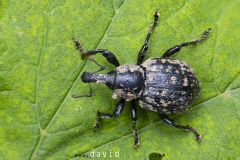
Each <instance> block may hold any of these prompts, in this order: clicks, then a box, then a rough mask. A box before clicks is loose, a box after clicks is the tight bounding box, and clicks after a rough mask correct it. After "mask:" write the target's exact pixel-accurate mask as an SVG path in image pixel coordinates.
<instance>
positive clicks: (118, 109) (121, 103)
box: [94, 99, 125, 128]
mask: <svg viewBox="0 0 240 160" xmlns="http://www.w3.org/2000/svg"><path fill="white" fill-rule="evenodd" d="M124 104H125V99H121V100H120V101H119V102H118V103H117V105H116V108H115V111H114V112H113V114H111V113H103V112H99V111H98V112H97V120H96V123H95V124H94V128H99V125H100V119H105V118H115V117H118V116H120V114H121V113H122V111H123V108H124Z"/></svg>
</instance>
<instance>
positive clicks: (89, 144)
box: [0, 0, 240, 160]
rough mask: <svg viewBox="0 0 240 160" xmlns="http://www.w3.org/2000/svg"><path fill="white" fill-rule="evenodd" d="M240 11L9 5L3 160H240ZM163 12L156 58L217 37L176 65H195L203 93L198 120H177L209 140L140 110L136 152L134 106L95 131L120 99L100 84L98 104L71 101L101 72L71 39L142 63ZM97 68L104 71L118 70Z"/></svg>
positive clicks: (3, 19) (109, 1)
mask: <svg viewBox="0 0 240 160" xmlns="http://www.w3.org/2000/svg"><path fill="white" fill-rule="evenodd" d="M239 6H240V1H239V0H211V1H209V0H178V1H177V0H176V1H168V0H147V1H145V0H138V1H134V0H89V1H86V0H41V1H34V0H22V1H20V0H0V159H11V160H12V159H58V160H59V159H83V158H79V157H75V156H76V155H80V154H84V153H86V154H88V153H89V152H91V151H92V150H93V149H94V150H95V151H100V152H101V153H102V152H107V153H108V155H107V156H108V157H109V152H110V151H111V152H112V153H114V152H118V151H119V154H120V155H119V158H113V157H112V159H148V158H149V157H150V159H154V154H152V153H157V154H158V155H161V156H163V160H184V159H189V160H190V159H197V160H203V159H222V160H227V159H229V160H235V159H238V160H239V159H240V147H239V146H240V134H239V133H240V129H239V126H240V118H239V117H240V76H239V73H240V63H239V62H240V48H239V40H240V36H239V35H240V18H239V17H240V14H239ZM156 8H157V9H159V11H160V13H161V17H160V21H159V23H158V26H157V27H156V30H155V31H154V34H153V36H152V37H151V40H150V44H149V50H148V53H147V58H149V57H159V56H161V54H162V53H163V52H164V51H165V50H166V49H168V48H170V47H172V46H173V45H176V44H179V43H181V42H184V41H187V40H191V39H194V38H198V37H199V36H200V35H201V34H202V32H203V31H204V30H205V29H207V28H209V27H211V28H212V29H213V30H212V33H211V35H210V37H209V38H208V39H207V40H206V41H204V42H203V43H201V44H200V45H198V46H196V47H194V46H190V47H188V48H184V49H182V51H181V52H180V53H178V54H176V55H175V56H174V57H175V58H177V59H180V60H184V61H185V62H187V63H188V64H189V65H191V66H192V68H193V69H194V70H195V72H196V74H197V76H198V77H199V80H200V82H201V86H202V91H201V97H200V98H199V99H198V101H197V102H196V103H195V105H194V106H193V109H192V111H190V112H188V113H186V114H184V115H179V116H176V117H175V120H176V121H177V122H178V123H182V124H191V126H193V127H195V128H196V129H197V130H198V131H199V132H200V133H201V134H202V138H203V141H202V143H201V144H198V143H197V142H195V140H194V137H193V135H192V134H191V133H186V132H184V131H180V130H177V129H174V128H171V127H169V126H167V125H166V124H163V123H162V122H161V121H160V120H159V118H158V116H157V114H156V113H152V112H148V111H146V110H143V109H141V108H140V107H138V117H139V118H138V121H137V128H138V132H139V137H140V148H138V149H137V150H134V149H133V137H132V134H131V118H130V113H129V104H128V105H127V106H126V108H125V110H124V111H123V114H122V115H121V116H120V117H119V118H117V119H114V120H104V121H103V123H102V125H101V128H100V130H99V131H98V132H93V130H92V125H93V123H94V121H95V117H96V111H97V110H101V111H105V112H112V111H113V110H114V105H115V104H116V101H114V100H112V99H111V95H112V92H111V91H110V90H109V89H107V88H106V87H105V86H101V85H94V86H93V89H94V91H95V95H94V97H92V98H82V99H73V98H71V95H73V94H82V93H86V92H88V85H86V84H83V83H82V82H81V80H80V78H79V77H80V75H81V73H82V72H83V71H85V70H87V71H94V70H96V69H97V67H96V66H95V65H94V64H93V63H90V62H86V61H83V60H81V59H80V55H79V53H78V52H77V51H76V50H75V48H74V47H73V44H72V40H71V39H72V37H76V38H79V39H80V40H81V42H82V45H83V47H84V48H85V49H94V48H103V49H109V50H111V51H112V52H113V53H115V54H116V56H117V57H118V58H119V60H120V62H121V63H122V64H130V63H136V56H137V54H138V51H139V49H140V47H141V45H142V43H143V41H144V38H145V36H146V33H147V31H148V27H149V25H150V23H151V22H152V16H153V13H154V11H155V9H156ZM95 59H96V60H97V61H98V62H99V63H101V64H103V65H105V66H106V70H105V71H104V72H107V71H110V70H111V69H113V66H112V65H109V64H108V63H107V62H106V61H105V60H104V59H103V58H102V57H101V56H95ZM155 155H156V154H155ZM151 157H153V158H151ZM86 159H89V158H86ZM96 159H103V156H102V157H101V158H96ZM155 159H161V158H155Z"/></svg>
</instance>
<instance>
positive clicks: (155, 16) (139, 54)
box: [137, 11, 159, 65]
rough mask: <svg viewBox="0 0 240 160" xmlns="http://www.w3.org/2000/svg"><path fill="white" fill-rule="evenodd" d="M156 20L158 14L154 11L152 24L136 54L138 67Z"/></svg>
mask: <svg viewBox="0 0 240 160" xmlns="http://www.w3.org/2000/svg"><path fill="white" fill-rule="evenodd" d="M158 18H159V12H158V11H155V13H154V22H153V24H151V25H150V27H149V30H148V33H147V36H146V39H145V41H144V44H143V45H142V48H141V50H140V51H139V53H138V57H137V64H138V65H140V64H141V63H142V62H143V59H144V57H145V54H146V52H147V50H148V41H149V39H150V36H151V34H152V32H153V29H154V27H155V26H156V25H157V21H158Z"/></svg>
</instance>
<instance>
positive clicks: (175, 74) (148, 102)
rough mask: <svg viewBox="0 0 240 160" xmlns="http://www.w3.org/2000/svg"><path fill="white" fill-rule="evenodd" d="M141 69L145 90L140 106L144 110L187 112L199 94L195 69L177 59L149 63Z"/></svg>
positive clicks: (153, 60) (172, 112)
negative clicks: (142, 70)
mask: <svg viewBox="0 0 240 160" xmlns="http://www.w3.org/2000/svg"><path fill="white" fill-rule="evenodd" d="M141 67H142V68H143V69H144V71H145V78H146V79H145V87H144V91H143V93H142V96H141V97H140V99H139V104H140V106H141V107H142V108H146V109H148V110H151V111H155V112H159V113H163V114H176V113H181V112H184V111H185V110H187V109H188V108H189V107H190V105H191V104H192V103H193V101H194V100H195V99H196V97H197V96H198V94H199V91H200V87H199V82H198V80H197V78H196V77H195V75H194V73H193V71H192V69H190V67H189V66H188V65H187V64H186V63H184V62H182V61H179V60H176V59H171V58H167V59H160V58H159V59H157V58H155V59H148V60H146V61H145V62H144V63H143V64H141Z"/></svg>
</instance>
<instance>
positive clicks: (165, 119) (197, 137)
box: [160, 115, 201, 142]
mask: <svg viewBox="0 0 240 160" xmlns="http://www.w3.org/2000/svg"><path fill="white" fill-rule="evenodd" d="M160 118H161V119H162V120H163V121H164V122H165V123H167V124H168V125H170V126H173V127H175V128H179V129H183V130H186V131H190V132H193V133H194V135H195V138H196V140H197V141H199V142H200V141H201V136H200V134H199V133H198V132H197V131H196V130H195V129H194V128H192V127H190V126H188V125H186V126H184V125H179V124H176V123H175V122H174V120H172V119H170V118H169V117H168V116H166V115H160Z"/></svg>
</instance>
